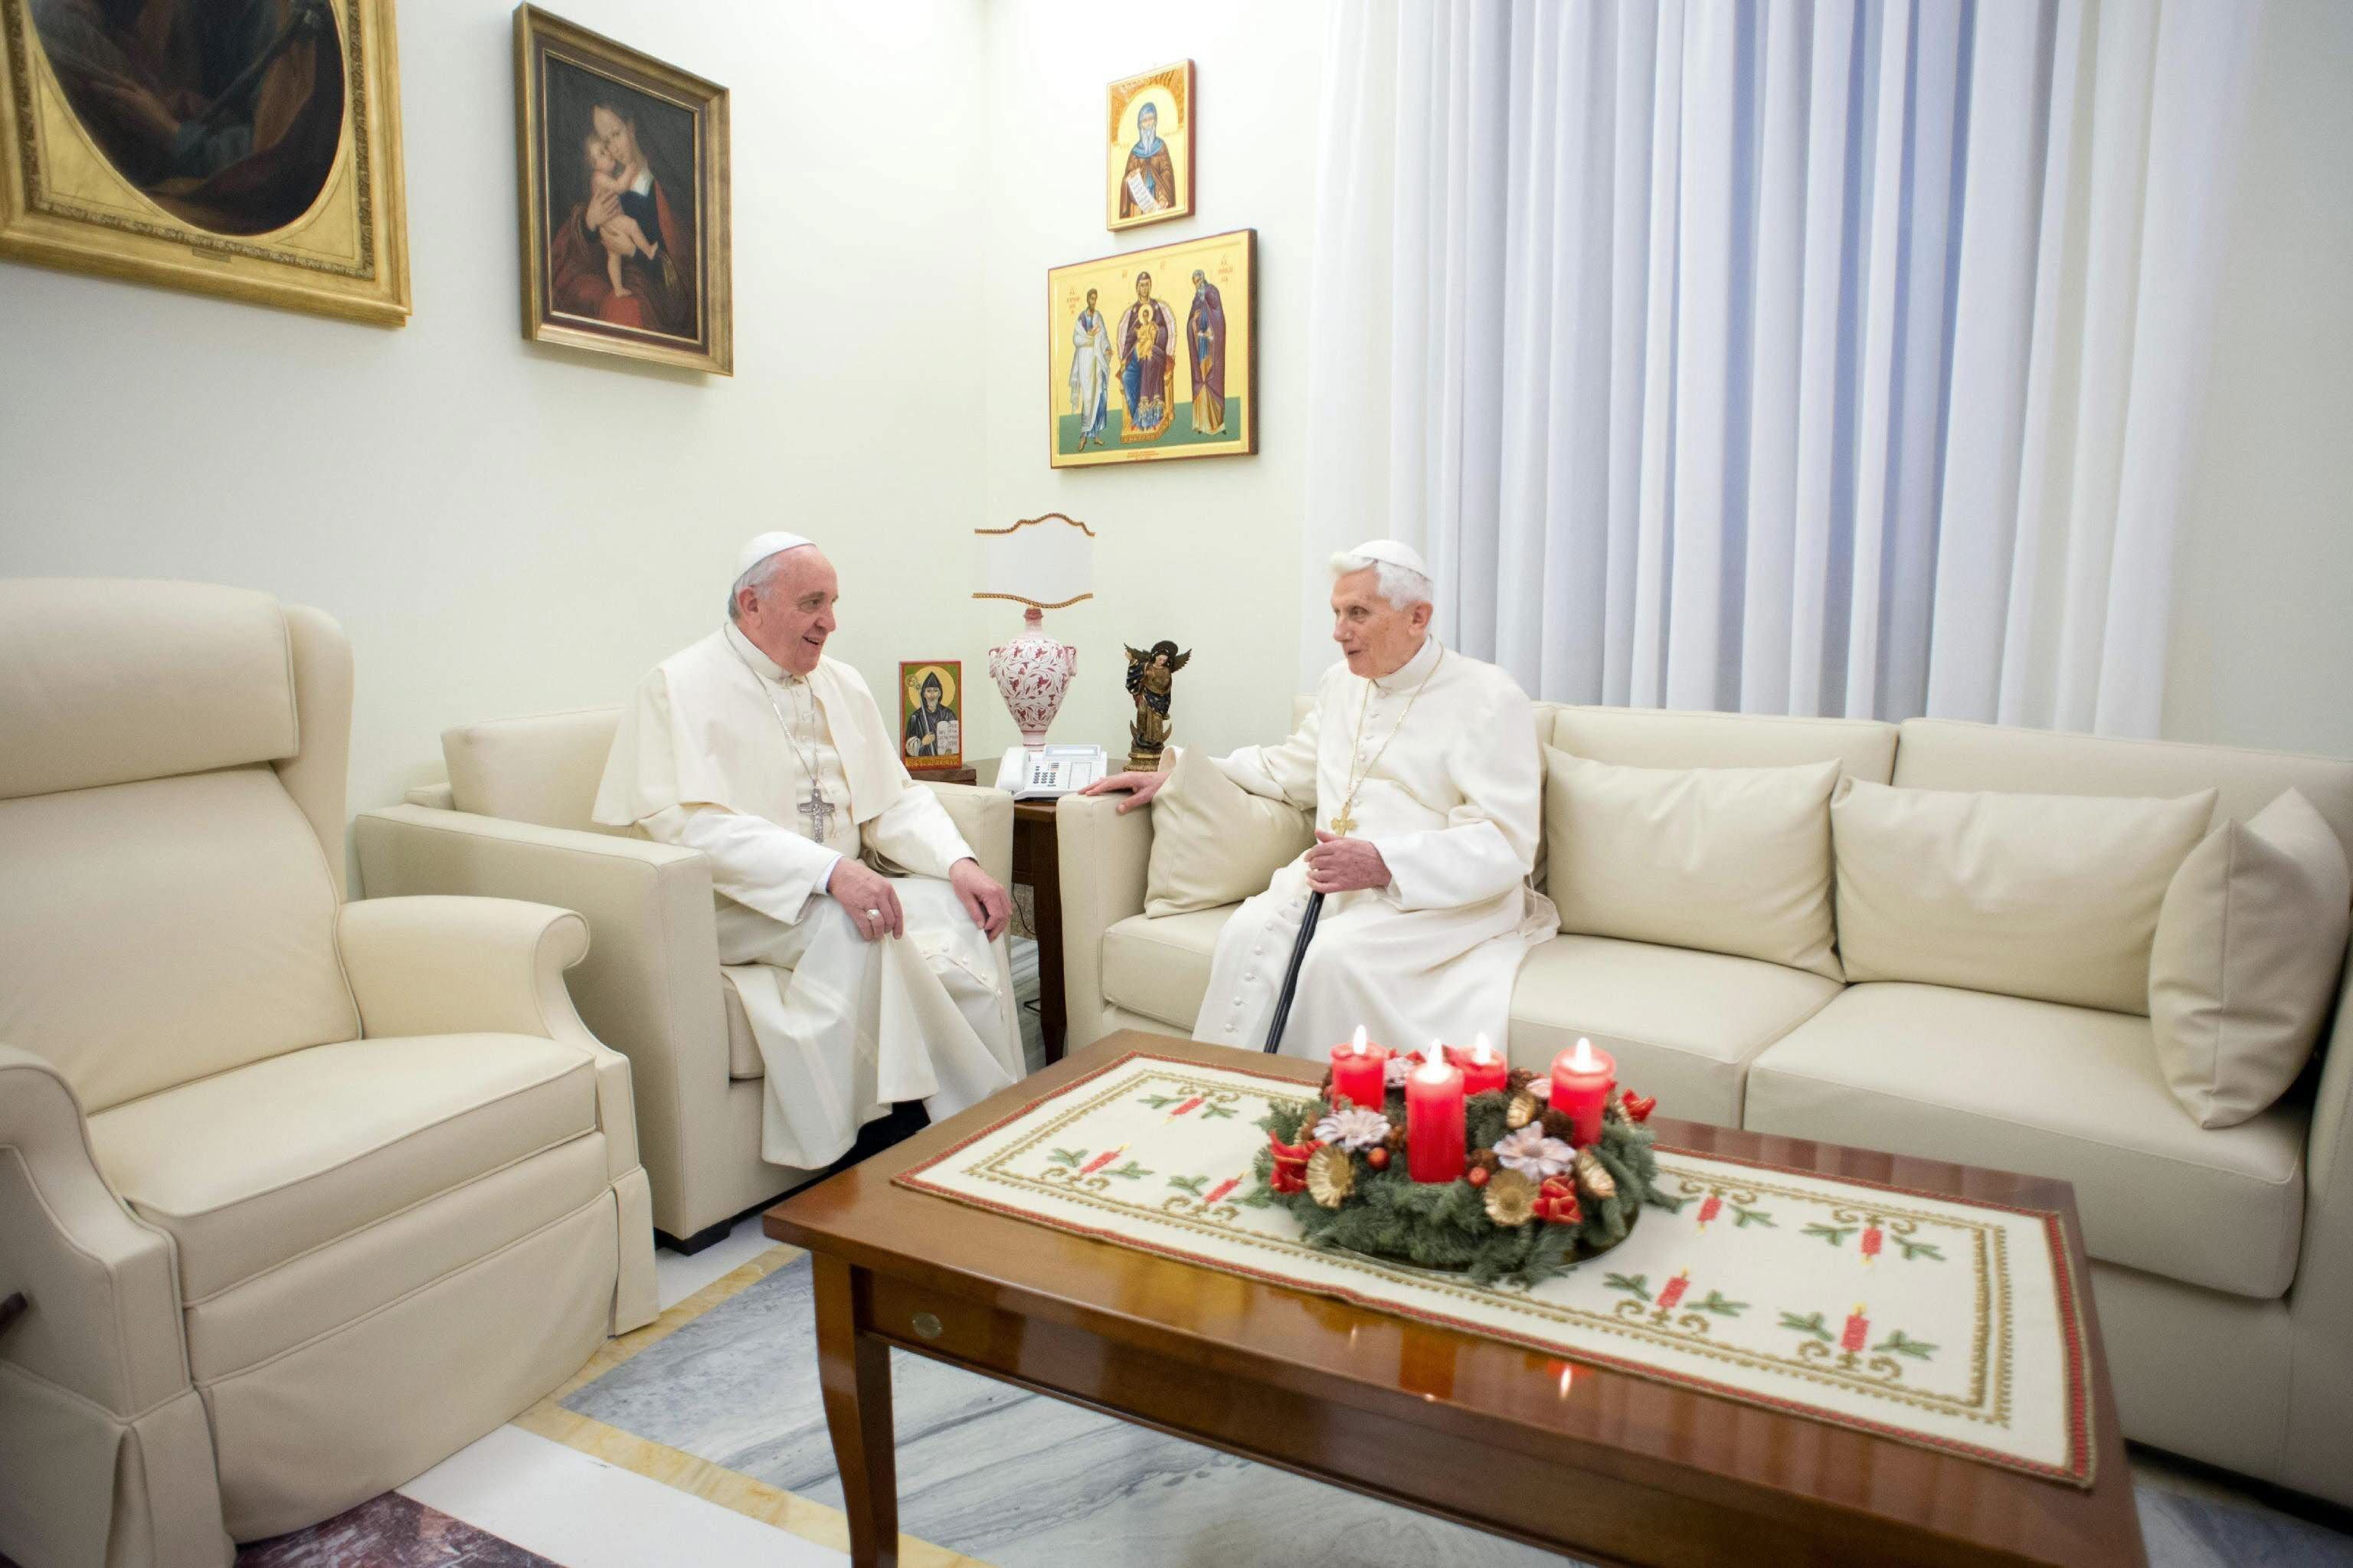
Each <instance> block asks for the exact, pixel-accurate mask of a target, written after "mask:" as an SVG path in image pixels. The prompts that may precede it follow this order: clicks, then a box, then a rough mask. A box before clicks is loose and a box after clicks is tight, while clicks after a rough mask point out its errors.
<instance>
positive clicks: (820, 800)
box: [797, 779, 833, 843]
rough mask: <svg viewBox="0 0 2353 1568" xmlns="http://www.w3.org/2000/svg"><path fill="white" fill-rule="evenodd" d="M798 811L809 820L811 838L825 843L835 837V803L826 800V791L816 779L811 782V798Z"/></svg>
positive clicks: (801, 804)
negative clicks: (820, 787)
mask: <svg viewBox="0 0 2353 1568" xmlns="http://www.w3.org/2000/svg"><path fill="white" fill-rule="evenodd" d="M797 810H799V812H800V814H801V815H802V816H804V817H807V819H808V832H809V837H811V838H813V839H815V840H816V841H817V842H819V843H823V842H825V841H826V840H827V839H828V838H830V837H832V836H833V802H832V801H830V800H827V799H826V798H825V791H824V790H823V789H818V782H817V780H816V779H810V780H809V798H808V799H807V800H804V801H802V802H801V803H800V805H799V806H798V807H797Z"/></svg>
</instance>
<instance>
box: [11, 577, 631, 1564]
mask: <svg viewBox="0 0 2353 1568" xmlns="http://www.w3.org/2000/svg"><path fill="white" fill-rule="evenodd" d="M350 703H351V661H350V651H349V645H348V644H347V643H346V642H345V641H343V635H342V633H341V632H340V631H339V630H337V629H336V628H335V626H334V624H333V622H332V621H331V620H328V619H327V618H326V617H325V616H323V615H321V614H320V613H319V612H317V611H315V610H311V609H301V608H299V607H280V605H278V604H277V603H276V602H275V601H274V600H272V599H269V598H268V597H267V596H265V595H261V594H256V593H248V592H245V591H242V590H237V589H231V588H206V587H200V586H196V585H190V584H176V583H138V582H77V581H15V582H6V583H0V734H5V736H7V739H8V744H6V745H5V746H0V1299H8V1300H16V1299H19V1298H21V1302H22V1308H21V1310H20V1311H19V1312H17V1313H16V1314H15V1315H14V1318H13V1321H10V1322H9V1323H8V1324H7V1325H6V1326H5V1327H0V1552H5V1554H6V1555H8V1556H10V1557H13V1558H15V1559H16V1560H17V1561H19V1562H22V1563H28V1564H30V1563H44V1564H46V1563H74V1564H92V1565H104V1568H116V1565H124V1564H134V1563H137V1564H148V1563H152V1564H182V1563H187V1564H213V1565H218V1564H226V1563H228V1562H229V1561H230V1558H231V1556H232V1548H231V1545H230V1542H231V1540H232V1539H236V1540H253V1539H258V1538H260V1537H263V1536H269V1535H274V1534H278V1533H280V1532H282V1531H288V1530H292V1529H296V1528H299V1527H301V1526H302V1525H306V1524H309V1523H311V1522H313V1521H315V1520H320V1519H322V1518H325V1517H327V1516H328V1515H331V1514H333V1513H335V1512H337V1511H339V1510H343V1509H344V1508H346V1507H349V1506H351V1505H352V1504H353V1503H355V1502H358V1501H361V1500H363V1499H366V1498H368V1497H371V1496H374V1495H375V1493H377V1492H380V1491H383V1490H385V1489H388V1488H390V1487H393V1486H396V1485H398V1484H399V1483H401V1482H402V1481H405V1480H406V1479H408V1478H411V1477H412V1476H415V1475H416V1474H417V1473H418V1472H419V1471H421V1470H423V1469H425V1468H427V1467H429V1466H431V1465H433V1464H435V1463H437V1462H438V1461H439V1460H440V1459H442V1458H444V1457H447V1456H448V1455H449V1454H450V1453H452V1452H454V1451H455V1450H457V1449H458V1448H459V1447H461V1446H464V1445H465V1444H467V1443H469V1442H470V1441H472V1440H473V1439H474V1438H476V1437H478V1436H481V1435H482V1434H483V1433H485V1432H487V1431H489V1430H491V1428H493V1427H495V1426H497V1425H499V1424H500V1423H501V1422H502V1421H504V1420H506V1419H507V1418H508V1417H510V1416H512V1414H515V1413H516V1412H517V1411H519V1410H521V1409H522V1408H523V1407H525V1406H526V1405H528V1404H531V1403H532V1402H533V1400H536V1399H538V1398H539V1397H540V1396H542V1395H543V1394H544V1393H547V1392H548V1391H549V1390H550V1389H552V1388H554V1386H556V1385H557V1384H558V1383H561V1382H562V1381H563V1380H564V1379H565V1377H567V1376H569V1375H570V1374H571V1373H572V1372H574V1371H575V1370H576V1369H577V1368H578V1367H579V1366H580V1364H581V1363H582V1362H583V1361H586V1359H587V1358H588V1356H589V1355H590V1354H591V1353H592V1352H593V1351H595V1350H596V1346H597V1345H598V1344H599V1343H600V1342H601V1341H602V1340H604V1338H605V1337H606V1336H607V1335H608V1334H611V1333H614V1332H618V1331H621V1330H628V1329H631V1328H635V1327H638V1325H640V1324H642V1323H645V1322H647V1321H649V1320H650V1319H652V1317H653V1315H654V1282H653V1256H652V1246H651V1226H650V1204H649V1192H648V1187H647V1182H646V1177H645V1172H644V1171H641V1170H640V1169H638V1158H637V1144H636V1138H635V1134H634V1130H633V1126H632V1118H631V1111H630V1104H629V1069H628V1062H627V1061H625V1060H624V1059H623V1058H622V1057H620V1056H619V1055H617V1054H615V1053H613V1052H611V1051H608V1050H607V1049H605V1047H604V1046H602V1045H601V1044H598V1043H597V1042H596V1039H595V1038H594V1037H593V1036H591V1035H590V1034H589V1033H588V1032H587V1030H586V1027H585V1026H583V1025H582V1023H581V1022H580V1020H579V1017H578V1015H577V1014H576V1013H575V1012H574V1011H573V1009H572V1006H571V1003H570V1001H569V999H568V997H567V996H566V994H565V988H564V981H563V971H564V969H565V968H566V967H567V966H569V965H571V964H573V963H575V962H577V961H578V960H579V959H580V958H581V956H582V955H583V953H584V952H585V951H586V943H587V928H586V925H585V924H584V923H583V922H582V920H581V919H580V917H579V916H576V915H573V914H571V913H569V912H567V911H565V910H562V909H556V908H551V907H548V906H543V905H536V904H522V903H513V902H507V901H499V900H486V899H455V898H406V899H390V900H384V901H380V902H376V903H363V904H348V905H347V904H345V903H344V902H343V887H342V876H341V872H342V866H343V779H344V767H345V747H346V745H347V742H348V738H349V729H350V712H351V708H350Z"/></svg>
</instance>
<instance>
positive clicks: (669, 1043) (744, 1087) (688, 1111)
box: [354, 708, 1013, 1252]
mask: <svg viewBox="0 0 2353 1568" xmlns="http://www.w3.org/2000/svg"><path fill="white" fill-rule="evenodd" d="M619 721H620V710H619V709H618V708H590V709H584V710H581V711H578V712H574V713H560V714H543V715H534V716H532V717H528V718H514V719H500V720H495V721H491V722H489V723H483V724H471V725H463V726H459V727H457V728H454V729H451V730H449V731H448V732H447V733H445V734H444V735H443V736H442V737H441V750H442V755H443V758H444V759H445V760H446V762H447V763H448V769H449V782H448V783H447V784H438V785H428V786H426V787H424V788H422V789H416V790H412V791H410V794H409V798H408V802H407V803H406V804H405V805H400V806H393V807H388V808H385V809H384V810H373V811H364V812H362V813H360V815H359V818H358V820H357V821H356V822H355V823H354V835H355V838H356V840H357V843H358V847H359V862H360V881H361V884H362V885H364V887H365V888H366V889H367V891H368V893H369V894H370V895H385V894H421V893H445V894H446V893H459V894H489V895H496V896H501V897H509V898H530V899H537V900H540V901H543V902H545V903H549V904H556V905H561V906H564V907H565V908H567V909H576V910H578V911H580V912H581V914H582V915H584V916H586V917H587V921H588V927H589V929H590V931H591V932H592V933H593V934H594V940H593V942H592V943H591V947H590V952H589V956H588V959H587V961H586V962H585V963H583V964H581V965H580V966H579V967H578V968H577V969H574V970H573V971H572V973H571V976H570V977H569V978H570V981H571V990H572V997H573V1000H574V1001H575V1002H576V1003H577V1004H578V1006H579V1009H580V1014H581V1016H582V1017H583V1018H585V1019H586V1020H587V1021H588V1024H589V1027H591V1028H592V1029H594V1030H595V1031H596V1036H597V1038H599V1039H601V1040H604V1041H607V1042H608V1043H609V1044H612V1045H613V1047H614V1048H615V1049H617V1050H618V1051H620V1052H622V1053H624V1054H627V1055H628V1058H629V1061H630V1065H631V1066H632V1068H633V1069H634V1079H635V1083H636V1087H637V1103H638V1137H639V1139H640V1141H641V1144H642V1147H643V1150H644V1158H645V1164H646V1170H647V1172H648V1173H649V1175H650V1177H651V1178H652V1183H653V1213H654V1226H655V1229H656V1230H657V1232H658V1233H659V1234H660V1235H661V1236H662V1239H663V1240H664V1242H665V1243H666V1244H667V1245H672V1246H675V1247H677V1248H679V1249H680V1250H681V1251H685V1252H693V1251H698V1250H700V1249H701V1248H702V1246H705V1245H709V1244H710V1243H711V1242H712V1241H715V1240H716V1239H718V1237H719V1236H721V1235H723V1234H726V1228H727V1225H728V1224H729V1223H730V1222H731V1221H732V1220H733V1218H734V1217H735V1216H736V1215H737V1214H740V1213H743V1212H744V1210H746V1209H749V1208H753V1207H754V1206H756V1205H758V1204H761V1203H764V1202H767V1201H769V1200H770V1199H772V1198H775V1197H776V1196H777V1195H778V1194H780V1193H782V1192H786V1191H788V1190H790V1189H791V1188H793V1187H795V1186H797V1185H799V1184H800V1183H802V1182H804V1181H807V1180H809V1179H810V1178H811V1177H812V1176H814V1175H816V1174H817V1172H815V1171H799V1170H795V1169H792V1168H789V1167H786V1166H782V1165H771V1164H768V1163H767V1162H766V1161H765V1160H762V1159H761V1158H760V1114H761V1097H762V1095H763V1094H764V1093H765V1084H764V1083H763V1081H762V1079H763V1074H764V1072H765V1065H764V1064H763V1063H762V1061H761V1059H760V1053H759V1049H758V1047H757V1045H756V1044H754V1041H753V1038H752V1033H751V1025H750V1023H749V1022H748V1021H746V1020H745V1018H744V1012H743V1007H742V1005H741V1004H740V1003H739V1002H738V1001H736V1000H735V993H734V988H733V987H732V986H730V985H728V984H727V983H726V981H725V980H724V978H723V976H722V975H721V973H720V968H719V938H718V931H717V927H716V925H715V923H714V920H713V914H712V911H713V905H712V888H711V866H710V863H709V862H708V861H706V860H705V859H704V858H703V857H702V854H701V853H698V852H696V851H694V850H689V849H680V848H676V847H673V846H671V845H669V844H658V843H654V842H650V841H649V840H647V839H645V838H642V837H640V836H638V834H637V833H636V832H633V831H628V830H614V829H608V828H602V827H599V826H597V825H596V823H595V822H593V821H590V820H589V811H590V810H591V808H592V807H593V806H594V804H595V802H596V786H597V782H598V780H599V779H601V778H602V776H603V774H604V770H605V758H606V754H607V753H608V752H609V751H611V750H612V747H613V732H614V729H615V728H616V726H617V725H618V724H619ZM928 787H929V788H931V789H934V790H935V791H937V792H938V794H939V797H940V800H941V803H942V804H943V805H944V806H945V807H946V808H947V810H948V814H949V816H951V817H953V818H954V819H955V824H956V827H957V828H958V830H959V831H961V832H963V834H964V837H965V842H966V843H968V844H970V845H971V846H972V850H973V853H974V854H975V855H976V857H978V859H979V861H980V863H981V867H982V869H983V870H985V871H987V873H988V874H990V875H991V876H994V877H995V878H997V881H999V882H1007V883H1009V882H1010V881H1011V880H1012V874H1013V799H1012V797H1011V796H1009V795H1008V794H1006V793H1004V792H1003V791H1002V790H997V789H977V788H974V787H971V786H967V785H959V784H933V785H930V786H928ZM1000 939H1001V938H1000Z"/></svg>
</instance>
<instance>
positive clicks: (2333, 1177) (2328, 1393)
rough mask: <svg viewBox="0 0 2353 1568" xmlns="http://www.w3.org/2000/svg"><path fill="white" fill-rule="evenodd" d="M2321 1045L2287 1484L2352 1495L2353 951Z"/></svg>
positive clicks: (2295, 1295) (2292, 1299)
mask: <svg viewBox="0 0 2353 1568" xmlns="http://www.w3.org/2000/svg"><path fill="white" fill-rule="evenodd" d="M2322 1049H2323V1050H2324V1051H2325V1052H2326V1053H2327V1055H2326V1056H2325V1057H2324V1058H2323V1059H2322V1061H2321V1064H2320V1074H2319V1083H2318V1086H2317V1089H2316V1093H2315V1095H2314V1097H2313V1105H2312V1131H2311V1137H2310V1141H2309V1142H2308V1143H2307V1144H2306V1148H2305V1162H2304V1181H2305V1188H2304V1245H2303V1247H2302V1249H2301V1250H2300V1251H2299V1252H2298V1254H2297V1256H2296V1266H2295V1284H2294V1285H2293V1286H2291V1287H2289V1289H2288V1295H2287V1302H2288V1313H2289V1319H2290V1321H2291V1322H2292V1323H2293V1325H2294V1329H2293V1332H2294V1336H2295V1349H2294V1351H2293V1352H2292V1353H2293V1356H2294V1362H2293V1364H2294V1367H2295V1376H2294V1378H2293V1379H2292V1380H2291V1381H2290V1383H2289V1392H2288V1423H2287V1439H2286V1445H2285V1446H2284V1449H2283V1454H2284V1457H2285V1460H2286V1464H2287V1467H2288V1471H2289V1473H2288V1474H2287V1475H2286V1476H2285V1477H2284V1480H2285V1481H2286V1482H2287V1484H2288V1485H2290V1486H2293V1487H2297V1488H2301V1489H2304V1490H2306V1491H2309V1492H2315V1493H2317V1494H2319V1495H2320V1496H2322V1497H2326V1498H2330V1499H2334V1500H2336V1501H2338V1502H2345V1501H2348V1500H2353V1495H2348V1490H2347V1487H2348V1482H2347V1479H2346V1478H2348V1476H2353V1422H2348V1421H2347V1420H2346V1419H2345V1412H2346V1410H2347V1408H2348V1406H2353V954H2348V956H2347V960H2346V968H2345V973H2344V976H2343V978H2342V980H2341V981H2340V982H2339V986H2338V989H2337V1019H2336V1022H2335V1023H2334V1025H2333V1026H2332V1027H2331V1028H2330V1030H2329V1032H2328V1034H2327V1038H2326V1040H2325V1042H2324V1043H2323V1045H2322Z"/></svg>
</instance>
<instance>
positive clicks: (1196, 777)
mask: <svg viewBox="0 0 2353 1568" xmlns="http://www.w3.org/2000/svg"><path fill="white" fill-rule="evenodd" d="M1148 809H1149V810H1150V811H1151V812H1152V859H1151V862H1150V863H1149V865H1148V867H1147V868H1146V870H1145V879H1144V912H1145V914H1146V915H1148V916H1151V917H1152V918H1154V919H1155V920H1156V919H1159V918H1160V917H1161V916H1164V915H1185V914H1189V913H1191V912H1192V911H1193V910H1196V909H1216V908H1219V907H1221V906H1225V905H1228V904H1233V903H1237V902H1239V901H1240V900H1241V899H1244V898H1248V897H1249V896H1250V895H1252V894H1253V893H1263V892H1264V891H1265V890H1266V885H1267V884H1268V883H1270V882H1271V881H1273V880H1274V874H1275V873H1276V872H1278V871H1280V870H1282V868H1283V867H1284V866H1286V865H1288V864H1290V863H1292V862H1293V861H1294V860H1297V859H1298V858H1299V857H1300V856H1301V855H1303V854H1305V853H1307V850H1308V847H1309V846H1310V845H1312V844H1313V843H1314V842H1315V829H1314V825H1313V822H1312V821H1311V819H1310V818H1309V816H1308V814H1307V813H1306V812H1305V811H1303V810H1300V809H1299V808H1297V807H1296V806H1290V805H1286V804H1284V803H1283V802H1282V801H1281V800H1266V799H1264V798H1263V797H1261V796H1257V795H1253V794H1251V793H1250V791H1249V790H1247V789H1243V788H1242V787H1241V786H1240V785H1239V784H1237V783H1235V782H1234V781H1233V780H1232V779H1229V778H1227V777H1226V776H1225V775H1224V774H1223V773H1221V772H1219V770H1218V766H1217V764H1216V763H1214V762H1211V761H1210V760H1209V759H1208V758H1207V757H1205V756H1202V755H1200V754H1199V753H1198V751H1196V750H1193V749H1190V748H1187V749H1186V750H1183V751H1180V752H1178V753H1177V754H1176V767H1174V768H1171V769H1169V773H1168V782H1167V783H1166V784H1163V785H1162V786H1161V787H1160V793H1159V794H1157V795H1155V796H1154V797H1153V798H1152V804H1151V806H1150V807H1149V808H1148Z"/></svg>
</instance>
